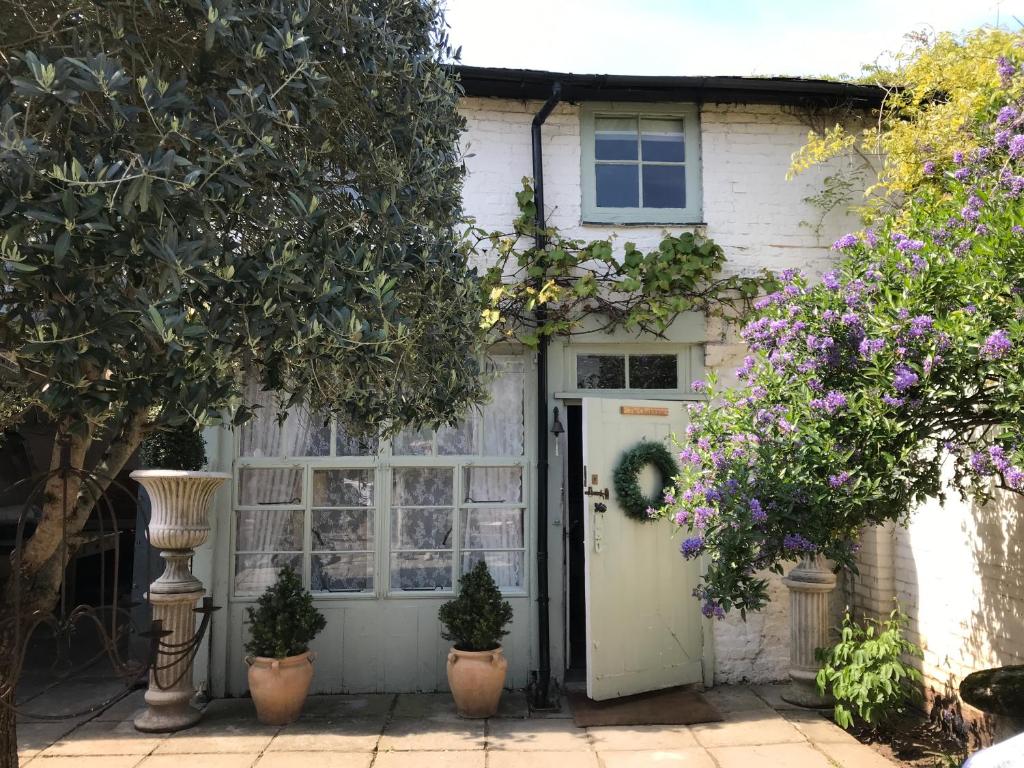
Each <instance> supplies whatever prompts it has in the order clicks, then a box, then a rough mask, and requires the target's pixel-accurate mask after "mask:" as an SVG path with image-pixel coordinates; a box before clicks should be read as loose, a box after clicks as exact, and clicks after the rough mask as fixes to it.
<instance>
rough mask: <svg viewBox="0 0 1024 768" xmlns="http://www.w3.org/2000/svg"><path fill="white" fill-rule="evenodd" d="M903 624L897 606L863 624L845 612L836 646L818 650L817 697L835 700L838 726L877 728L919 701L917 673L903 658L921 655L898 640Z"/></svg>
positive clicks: (903, 638)
mask: <svg viewBox="0 0 1024 768" xmlns="http://www.w3.org/2000/svg"><path fill="white" fill-rule="evenodd" d="M906 626H907V617H906V614H904V613H903V612H902V611H901V610H900V608H899V606H898V605H897V606H896V607H895V608H894V609H893V610H892V613H890V614H889V618H888V619H887V620H886V621H883V622H877V621H874V620H873V619H865V622H864V624H863V625H861V624H858V623H857V622H855V621H854V620H853V618H852V617H851V616H850V612H849V611H847V612H846V615H845V616H843V626H842V629H841V630H840V640H839V642H838V643H836V644H835V645H833V646H832V647H831V648H819V649H818V652H817V655H818V661H820V662H821V664H822V666H821V669H820V670H818V675H817V677H816V678H815V683H816V684H817V687H818V693H819V694H821V695H826V694H827V695H830V696H832V697H833V698H834V699H835V711H834V718H835V721H836V723H837V724H838V725H840V726H841V727H843V728H850V727H851V726H852V725H853V723H854V718H855V717H856V718H859V719H860V720H863V721H864V722H865V723H867V724H868V725H872V726H874V725H878V724H879V723H883V722H885V721H886V720H888V719H889V718H891V717H892V716H893V715H897V714H899V713H900V712H902V711H903V710H904V708H905V707H906V705H907V704H908V703H911V702H915V701H920V699H921V689H920V688H919V687H918V683H920V682H921V673H920V672H919V671H918V670H917V669H916V668H914V667H913V666H910V665H909V664H907V663H906V662H905V658H906V657H908V656H911V657H914V658H918V659H920V658H923V654H922V652H921V649H920V648H918V647H917V646H916V645H914V644H913V643H911V642H910V641H909V640H907V639H906V638H905V637H904V636H903V632H904V630H905V628H906Z"/></svg>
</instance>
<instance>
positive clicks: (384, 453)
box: [229, 353, 535, 602]
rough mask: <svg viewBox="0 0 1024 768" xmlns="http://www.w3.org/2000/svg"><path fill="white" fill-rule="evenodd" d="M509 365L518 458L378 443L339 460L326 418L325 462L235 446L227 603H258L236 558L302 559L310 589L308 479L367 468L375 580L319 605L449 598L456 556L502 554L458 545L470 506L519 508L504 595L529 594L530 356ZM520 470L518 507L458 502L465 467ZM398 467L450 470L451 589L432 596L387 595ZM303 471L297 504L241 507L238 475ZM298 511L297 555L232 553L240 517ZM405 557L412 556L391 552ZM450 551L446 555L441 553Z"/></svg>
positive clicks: (324, 596)
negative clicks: (513, 561)
mask: <svg viewBox="0 0 1024 768" xmlns="http://www.w3.org/2000/svg"><path fill="white" fill-rule="evenodd" d="M500 357H504V358H506V359H508V358H511V357H515V358H517V359H519V360H521V361H522V365H523V393H524V396H523V420H524V424H523V441H524V450H523V455H521V456H487V455H479V454H472V455H469V454H464V455H445V456H439V455H430V456H427V455H397V456H396V455H394V453H393V451H392V441H389V440H382V441H380V444H379V447H378V452H377V454H376V455H374V456H338V455H335V454H336V451H337V425H336V423H335V421H334V420H333V419H332V420H331V443H330V454H329V455H326V456H308V457H270V456H260V457H256V456H241V455H239V451H240V443H241V441H240V440H237V439H236V440H235V441H234V444H235V446H234V453H235V460H234V470H233V473H232V474H233V478H232V500H231V501H232V504H231V507H232V511H231V520H230V536H229V541H230V544H229V546H230V555H231V556H230V565H229V581H230V585H231V586H230V593H229V594H230V599H231V600H232V601H233V602H249V601H255V600H256V599H257V598H258V597H259V593H249V592H242V593H239V592H237V591H236V589H235V581H236V574H235V569H236V559H237V557H238V555H246V554H258V555H262V554H266V555H273V554H287V555H294V554H298V555H299V562H300V573H301V576H302V582H303V585H304V586H305V587H306V588H307V589H308V588H309V587H310V583H311V582H310V579H311V569H312V557H313V554H314V552H313V550H312V510H313V509H314V508H316V509H321V508H324V507H320V506H316V507H314V504H313V473H314V472H315V471H317V470H328V469H372V470H373V471H374V506H373V507H372V508H371V509H372V510H373V514H374V558H373V563H374V576H373V589H372V590H366V591H363V592H314V593H313V597H314V599H316V600H381V599H403V600H410V599H411V600H415V599H436V598H439V597H443V598H446V599H447V598H450V597H451V596H452V595H453V594H455V593H456V591H457V588H458V587H457V584H458V578H459V575H460V574H461V564H462V563H461V558H462V553H463V551H487V552H491V551H502V550H501V549H500V548H498V549H486V550H479V549H477V548H464V547H462V514H461V511H462V510H463V509H472V508H495V507H496V506H500V507H501V508H508V509H512V508H518V509H520V510H521V514H522V517H523V546H522V547H521V548H518V547H517V548H514V549H513V548H510V549H509V550H508V551H522V552H523V570H522V584H521V585H520V586H518V587H503V588H502V593H503V594H506V595H508V596H510V597H519V596H526V595H528V594H529V590H530V578H531V574H532V567H533V566H532V556H533V555H532V552H533V536H532V520H531V514H530V509H531V507H532V499H533V498H534V495H533V494H534V491H533V487H532V467H533V458H532V456H533V443H534V439H533V437H532V435H533V431H534V430H533V427H532V424H533V422H534V421H535V418H534V415H533V414H534V405H533V403H532V401H531V398H530V396H529V393H530V391H531V389H530V382H531V381H532V376H531V374H532V371H533V365H532V363H531V362H530V360H531V358H530V357H527V356H519V355H518V354H517V355H508V354H504V353H503V354H501V355H500ZM481 439H482V438H481V432H480V430H479V429H478V430H477V431H476V433H475V436H474V440H475V441H476V444H475V447H476V449H478V450H479V448H480V445H481V443H480V440H481ZM436 450H437V436H436V434H435V435H434V436H433V437H432V451H434V453H436ZM506 466H507V467H520V468H521V470H522V478H523V485H522V497H521V499H520V502H519V503H518V504H513V503H508V504H504V503H503V504H501V505H495V504H478V503H477V504H475V503H466V502H464V501H463V498H464V496H463V494H462V483H463V479H462V478H463V474H464V470H465V468H467V467H506ZM399 467H445V468H447V467H451V469H452V472H453V475H454V477H453V494H454V495H453V498H452V501H453V505H452V506H453V510H454V513H453V514H454V520H453V533H452V539H453V541H452V550H451V551H452V589H449V590H435V591H422V592H421V591H406V590H392V588H391V586H392V585H391V554H392V551H393V550H392V549H391V518H392V515H391V502H392V496H393V470H394V469H395V468H399ZM292 468H295V469H300V470H302V472H303V477H302V488H303V499H302V503H301V504H291V505H289V504H282V505H276V504H275V505H256V506H252V505H248V506H242V505H241V504H240V503H239V502H240V494H241V485H240V483H239V477H240V474H241V472H242V471H244V470H245V469H292ZM299 509H301V510H302V511H303V531H302V540H303V541H302V546H303V548H302V551H301V553H300V552H290V551H289V552H284V551H277V550H274V551H266V552H263V551H259V552H255V551H253V552H250V551H243V552H239V551H237V550H236V541H237V512H239V511H247V510H258V511H270V510H281V511H288V510H295V511H297V510H299ZM394 551H410V550H397V549H396V550H394ZM444 551H448V550H444Z"/></svg>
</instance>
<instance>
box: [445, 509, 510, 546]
mask: <svg viewBox="0 0 1024 768" xmlns="http://www.w3.org/2000/svg"><path fill="white" fill-rule="evenodd" d="M461 517H462V546H463V548H465V549H484V548H486V547H491V548H494V549H515V548H516V547H522V546H524V542H525V538H524V534H523V510H521V509H464V510H462V513H461Z"/></svg>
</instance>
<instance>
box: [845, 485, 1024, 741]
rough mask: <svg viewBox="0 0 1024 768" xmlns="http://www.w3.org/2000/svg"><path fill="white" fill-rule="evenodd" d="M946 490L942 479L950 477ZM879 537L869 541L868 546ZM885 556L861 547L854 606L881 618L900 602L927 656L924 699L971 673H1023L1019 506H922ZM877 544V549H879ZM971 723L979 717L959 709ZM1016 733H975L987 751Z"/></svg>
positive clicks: (892, 534)
mask: <svg viewBox="0 0 1024 768" xmlns="http://www.w3.org/2000/svg"><path fill="white" fill-rule="evenodd" d="M946 477H947V480H948V474H947V476H946ZM875 537H877V533H875V532H869V534H868V535H867V536H866V539H867V540H871V539H872V538H875ZM884 538H887V539H888V540H889V541H890V542H891V545H890V547H889V549H888V551H881V552H879V551H873V550H872V549H869V548H867V547H865V548H864V549H862V550H861V552H860V555H859V557H860V561H861V563H862V565H861V577H860V580H859V584H858V588H857V590H856V592H857V596H856V605H857V608H858V609H860V610H861V611H865V612H867V613H871V612H875V611H877V612H881V610H879V609H882V610H885V611H888V610H889V609H891V605H892V598H893V597H894V596H895V597H897V598H898V599H899V601H900V604H901V606H902V608H903V610H904V611H906V613H907V614H908V616H909V617H910V632H909V636H910V638H911V639H912V640H913V641H914V642H916V643H918V644H919V645H920V646H921V647H922V649H923V650H924V659H923V661H922V663H921V665H920V666H921V670H922V672H923V673H924V677H925V682H926V684H927V686H928V687H929V688H930V689H931V690H930V691H929V694H930V696H929V698H930V699H934V698H935V697H939V698H947V699H948V698H949V697H951V696H954V695H955V693H956V691H957V689H958V687H959V685H960V681H961V680H963V678H964V677H965V676H966V675H968V674H970V673H971V672H975V671H977V670H981V669H986V668H989V667H995V666H1003V665H1009V664H1024V503H1022V502H1021V500H1020V499H1018V498H1014V497H1013V495H1012V494H1003V495H1000V496H998V497H997V498H996V499H994V500H993V501H992V502H991V503H990V504H987V505H984V506H982V505H978V504H976V503H974V502H972V501H964V500H962V499H961V498H960V497H959V495H958V494H957V493H956V492H953V493H951V494H950V495H949V498H948V499H947V500H946V503H945V504H940V503H939V501H938V499H929V500H928V501H927V502H926V503H924V504H922V505H921V506H920V508H918V509H917V510H916V511H915V512H914V513H913V515H912V516H911V518H910V522H909V525H908V526H907V527H906V528H902V527H892V526H890V527H889V529H888V530H887V531H886V533H885V536H884ZM876 540H877V539H876ZM964 709H965V712H964V714H965V715H966V717H967V718H968V720H970V721H972V722H975V724H977V723H979V722H980V721H981V718H980V713H978V712H976V711H975V710H973V709H971V708H969V707H965V708H964ZM1020 726H1021V723H1017V724H1014V723H1012V722H1007V721H1005V720H998V719H996V720H992V721H990V722H988V723H985V724H984V726H983V727H982V728H981V730H980V731H978V732H977V734H976V735H977V737H978V739H979V740H980V741H981V742H982V743H985V742H987V741H989V740H990V739H991V738H992V737H993V736H995V737H996V738H998V737H999V736H1000V735H1009V734H1010V733H1013V732H1016V731H1017V730H1019V729H1020Z"/></svg>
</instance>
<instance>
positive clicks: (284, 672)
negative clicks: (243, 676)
mask: <svg viewBox="0 0 1024 768" xmlns="http://www.w3.org/2000/svg"><path fill="white" fill-rule="evenodd" d="M315 658H316V654H314V653H313V652H312V651H306V652H305V653H300V654H297V655H295V656H286V657H285V658H283V659H271V658H267V657H265V656H247V657H246V659H245V663H246V664H248V665H249V693H250V694H251V695H252V701H253V704H255V705H256V719H258V720H259V721H260V722H261V723H263V724H264V725H288V723H294V722H295V721H296V720H298V719H299V715H300V714H302V705H303V704H305V703H306V696H307V694H308V693H309V686H310V683H312V682H313V660H314V659H315Z"/></svg>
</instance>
